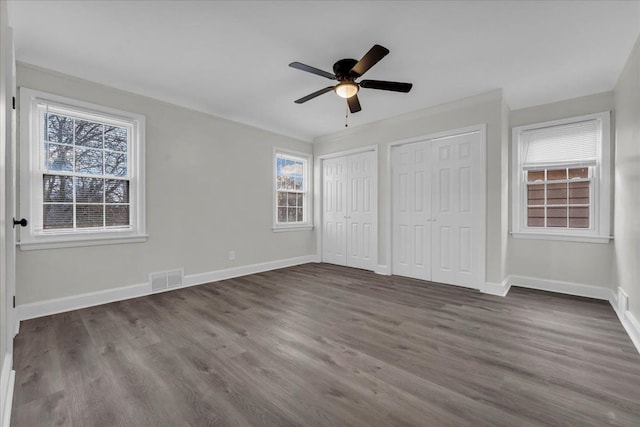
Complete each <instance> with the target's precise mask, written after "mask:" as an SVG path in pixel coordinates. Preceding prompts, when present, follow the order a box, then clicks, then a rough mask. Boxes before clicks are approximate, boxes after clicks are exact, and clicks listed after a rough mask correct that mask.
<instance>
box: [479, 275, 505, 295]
mask: <svg viewBox="0 0 640 427" xmlns="http://www.w3.org/2000/svg"><path fill="white" fill-rule="evenodd" d="M510 289H511V283H509V278H508V277H507V278H506V279H504V280H503V281H502V283H492V282H486V283H485V284H484V289H482V292H484V293H485V294H490V295H496V296H499V297H504V296H506V295H507V293H509V290H510Z"/></svg>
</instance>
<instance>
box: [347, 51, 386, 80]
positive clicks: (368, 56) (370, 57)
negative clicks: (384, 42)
mask: <svg viewBox="0 0 640 427" xmlns="http://www.w3.org/2000/svg"><path fill="white" fill-rule="evenodd" d="M388 53H389V49H387V48H386V47H383V46H380V45H379V44H376V45H373V47H372V48H371V49H369V52H367V53H365V54H364V56H363V57H362V59H360V61H358V63H357V64H356V65H354V66H353V68H352V69H351V72H350V74H351V75H352V76H355V77H360V76H361V75H363V74H364V73H366V72H367V71H369V69H370V68H371V67H373V66H374V65H376V64H377V63H378V61H380V60H381V59H382V58H384V57H385V56H386V55H387V54H388Z"/></svg>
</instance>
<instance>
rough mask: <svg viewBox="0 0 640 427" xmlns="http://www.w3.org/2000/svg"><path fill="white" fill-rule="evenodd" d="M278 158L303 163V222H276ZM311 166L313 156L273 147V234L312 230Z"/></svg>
mask: <svg viewBox="0 0 640 427" xmlns="http://www.w3.org/2000/svg"><path fill="white" fill-rule="evenodd" d="M278 156H284V157H290V158H291V159H293V160H296V161H300V160H302V161H303V164H304V173H303V176H302V179H303V183H302V184H303V202H302V203H303V222H296V223H280V222H278V188H277V178H278ZM311 165H313V156H311V155H310V154H306V153H301V152H298V151H292V150H287V149H282V148H278V147H275V148H274V149H273V178H272V182H273V226H272V230H273V231H274V232H280V231H304V230H313V215H312V212H313V197H312V195H311V189H312V188H313V184H312V182H311Z"/></svg>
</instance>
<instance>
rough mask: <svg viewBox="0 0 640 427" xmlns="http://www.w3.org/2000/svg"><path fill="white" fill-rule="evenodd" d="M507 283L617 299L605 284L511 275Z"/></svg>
mask: <svg viewBox="0 0 640 427" xmlns="http://www.w3.org/2000/svg"><path fill="white" fill-rule="evenodd" d="M507 283H508V285H509V287H511V286H519V287H522V288H529V289H538V290H540V291H549V292H557V293H560V294H567V295H574V296H578V297H587V298H595V299H600V300H605V301H612V300H616V301H617V298H616V296H615V294H614V293H613V291H612V290H611V289H609V288H607V287H604V286H595V285H585V284H582V283H575V282H563V281H560V280H550V279H539V278H536V277H527V276H511V275H510V276H509V277H508V278H507Z"/></svg>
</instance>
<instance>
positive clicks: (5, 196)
mask: <svg viewBox="0 0 640 427" xmlns="http://www.w3.org/2000/svg"><path fill="white" fill-rule="evenodd" d="M3 3H4V2H3ZM0 13H2V14H3V15H5V16H2V17H1V19H2V23H1V26H0V32H2V35H1V37H0V41H1V44H2V46H1V48H0V54H1V55H2V59H1V60H0V64H1V68H2V69H1V70H0V76H1V78H2V82H1V83H0V88H1V89H0V97H2V99H1V100H0V105H1V107H0V114H1V115H2V117H1V118H0V124H1V126H0V128H1V129H2V136H1V137H0V156H1V159H0V172H1V173H2V174H4V176H1V177H0V180H2V190H3V191H0V198H1V200H0V226H1V227H3V229H2V230H1V231H0V257H2V259H1V262H0V264H2V267H3V268H1V269H0V283H1V285H2V286H0V289H3V291H4V295H1V296H0V301H2V304H3V307H2V310H1V311H0V313H2V316H3V318H2V321H1V322H0V324H1V325H2V328H3V331H2V337H3V339H4V341H5V342H4V343H3V344H4V346H3V347H5V352H4V354H0V360H1V362H0V366H1V367H2V368H1V371H0V425H3V426H5V425H6V426H8V425H9V421H10V416H11V402H12V399H13V384H14V381H15V371H14V370H13V337H14V335H15V332H16V329H15V326H14V322H15V319H16V317H15V308H14V307H13V296H14V295H15V291H14V288H15V248H16V246H15V234H14V233H15V232H14V229H13V221H12V219H13V216H14V215H15V206H16V205H15V176H16V175H15V174H16V170H15V148H16V142H15V136H16V130H15V127H16V126H15V120H16V115H15V114H16V112H15V110H14V109H13V108H12V98H13V99H15V96H16V93H15V92H16V85H15V59H14V48H13V32H12V29H11V27H9V26H8V23H7V21H6V4H3V5H2V9H1V10H0Z"/></svg>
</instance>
